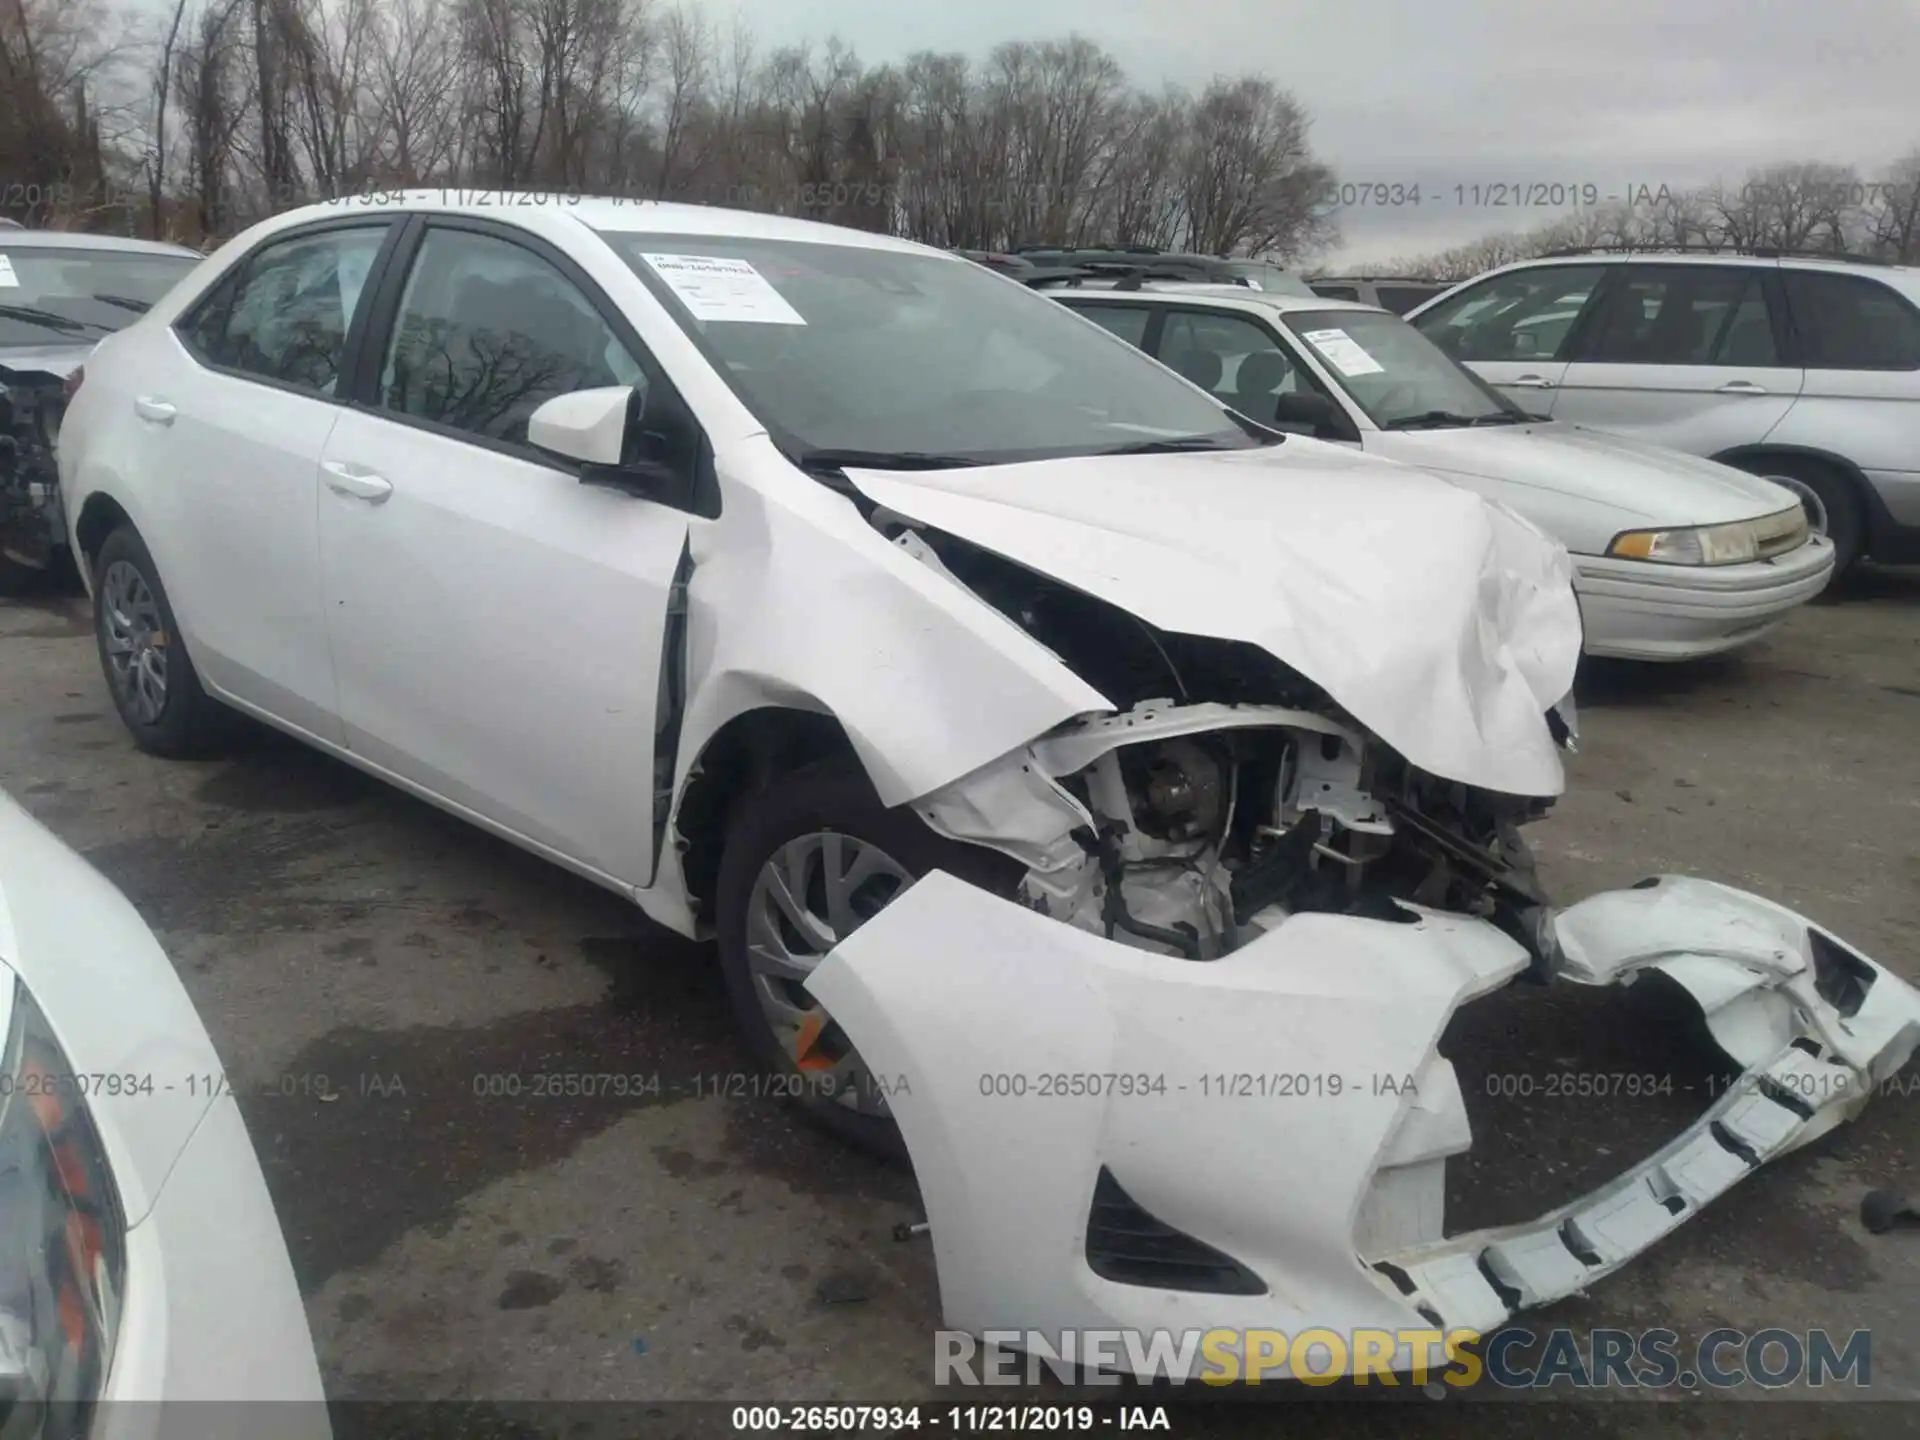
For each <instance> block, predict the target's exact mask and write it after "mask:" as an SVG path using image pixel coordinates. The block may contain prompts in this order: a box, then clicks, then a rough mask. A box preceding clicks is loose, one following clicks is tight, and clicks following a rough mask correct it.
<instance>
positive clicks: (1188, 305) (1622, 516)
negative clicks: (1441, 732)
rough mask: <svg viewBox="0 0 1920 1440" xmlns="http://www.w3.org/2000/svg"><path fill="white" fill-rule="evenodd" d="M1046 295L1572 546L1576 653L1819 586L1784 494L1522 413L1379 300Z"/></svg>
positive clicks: (1222, 392) (1677, 630)
mask: <svg viewBox="0 0 1920 1440" xmlns="http://www.w3.org/2000/svg"><path fill="white" fill-rule="evenodd" d="M1056 298H1058V299H1060V300H1061V301H1062V302H1063V303H1065V304H1067V305H1069V306H1071V307H1072V308H1074V309H1076V310H1078V311H1079V312H1080V313H1081V314H1083V315H1085V316H1087V317H1088V318H1089V319H1091V320H1094V321H1096V322H1098V323H1099V324H1101V325H1103V326H1105V327H1106V328H1107V329H1109V330H1111V331H1112V332H1113V333H1115V334H1116V335H1118V336H1120V338H1122V339H1124V340H1127V341H1129V342H1130V343H1132V344H1134V345H1137V346H1139V347H1140V348H1141V349H1143V350H1145V351H1147V353H1148V354H1150V355H1153V356H1155V357H1156V358H1158V359H1160V360H1161V361H1162V362H1163V363H1164V364H1167V365H1169V366H1170V367H1172V368H1173V369H1175V370H1178V371H1179V372H1180V373H1181V374H1183V375H1185V376H1186V377H1187V378H1188V379H1189V380H1191V381H1193V382H1194V383H1195V384H1196V385H1199V386H1201V387H1202V388H1203V389H1205V390H1207V391H1208V392H1209V393H1211V394H1213V395H1214V396H1216V397H1217V398H1219V399H1221V400H1224V401H1226V402H1227V403H1228V404H1230V405H1232V406H1234V408H1236V409H1238V410H1239V411H1240V412H1241V413H1242V414H1245V415H1247V416H1249V417H1251V418H1253V419H1255V420H1259V421H1262V422H1263V423H1274V424H1277V425H1279V426H1280V427H1281V428H1283V429H1291V430H1297V431H1300V432H1302V433H1305V434H1308V435H1311V436H1315V437H1317V438H1320V439H1326V440H1332V441H1337V442H1345V443H1347V444H1351V445H1357V446H1359V447H1360V448H1361V449H1363V450H1365V451H1366V452H1368V453H1369V454H1376V455H1383V456H1385V457H1387V458H1388V459H1392V460H1398V461H1402V462H1404V463H1407V464H1412V465H1418V466H1420V467H1421V468H1422V469H1426V470H1432V471H1436V472H1439V473H1442V474H1444V475H1446V476H1447V478H1448V479H1450V480H1453V481H1455V482H1456V483H1459V484H1462V485H1466V486H1468V487H1469V488H1472V489H1475V490H1478V491H1479V492H1481V493H1482V494H1485V495H1487V496H1489V497H1490V498H1492V499H1496V500H1499V501H1501V502H1502V503H1504V504H1506V505H1508V506H1510V507H1511V508H1512V509H1514V510H1515V511H1517V512H1519V513H1520V514H1521V515H1523V516H1525V517H1526V518H1527V519H1528V520H1531V521H1532V522H1533V523H1534V524H1536V525H1538V526H1539V527H1540V528H1541V529H1543V530H1545V531H1547V532H1548V533H1549V534H1551V535H1553V536H1555V537H1556V538H1557V539H1559V540H1560V541H1561V542H1562V543H1563V544H1565V545H1566V547H1567V548H1568V550H1570V551H1571V552H1573V557H1574V564H1575V577H1574V588H1575V590H1576V592H1577V593H1578V594H1579V596H1580V602H1581V612H1582V617H1583V621H1584V625H1585V630H1586V636H1585V648H1586V650H1587V653H1588V654H1593V655H1610V656H1619V657H1624V658H1630V659H1637V660H1685V659H1691V658H1694V657H1697V656H1700V655H1706V654H1712V653H1715V652H1719V651H1725V650H1730V649H1733V648H1735V647H1737V646H1740V645H1745V644H1748V643H1750V642H1751V641H1753V640H1755V639H1758V638H1759V637H1760V636H1761V635H1763V634H1765V633H1766V631H1767V630H1768V629H1770V628H1771V627H1772V626H1773V625H1775V624H1777V623H1778V622H1779V621H1780V620H1781V619H1782V618H1783V617H1784V616H1786V615H1787V614H1788V613H1789V612H1791V611H1792V610H1793V609H1795V608H1796V607H1797V606H1799V605H1802V604H1804V603H1805V602H1806V601H1808V600H1810V599H1812V598H1813V597H1814V596H1815V595H1817V594H1819V592H1820V591H1821V590H1822V589H1823V588H1824V587H1825V586H1826V584H1827V581H1828V578H1829V576H1830V575H1831V573H1832V569H1833V547H1832V546H1831V545H1830V544H1829V543H1827V542H1826V541H1824V540H1816V541H1812V542H1809V539H1808V525H1807V521H1806V518H1805V516H1804V515H1803V514H1802V513H1801V512H1800V511H1799V510H1797V509H1796V508H1795V506H1794V497H1793V495H1792V493H1791V492H1789V491H1786V490H1783V489H1781V488H1780V487H1778V486H1776V485H1773V484H1770V483H1768V482H1766V481H1763V480H1760V479H1757V478H1755V477H1752V476H1749V475H1746V474H1742V473H1740V472H1738V471H1735V470H1733V469H1731V468H1729V467H1727V466H1724V465H1716V464H1713V463H1712V462H1710V461H1705V460H1701V459H1698V458H1695V457H1693V456H1688V455H1682V454H1679V453H1677V452H1675V451H1672V450H1664V449H1661V448H1659V447H1657V446H1653V445H1648V444H1645V443H1643V442H1637V441H1634V440H1630V439H1627V438H1624V437H1619V436H1612V435H1606V434H1602V433H1599V432H1595V431H1590V430H1586V429H1582V428H1578V427H1575V426H1571V425H1563V424H1555V423H1553V422H1550V421H1549V422H1544V423H1539V422H1534V421H1533V420H1532V417H1530V416H1529V415H1528V414H1527V413H1526V412H1524V411H1522V410H1521V409H1520V408H1519V407H1518V406H1517V405H1515V404H1514V403H1513V402H1511V401H1509V400H1506V399H1504V398H1503V397H1502V396H1501V395H1500V393H1499V392H1498V391H1496V390H1494V389H1493V388H1492V387H1491V386H1489V385H1487V384H1486V383H1485V382H1484V381H1481V380H1480V379H1478V378H1477V377H1476V376H1474V375H1473V374H1472V372H1470V371H1469V370H1467V369H1466V368H1465V367H1464V366H1462V365H1460V364H1459V363H1458V362H1457V361H1455V360H1453V359H1451V358H1450V357H1449V356H1447V355H1446V354H1445V353H1444V352H1443V351H1441V350H1440V349H1439V348H1438V347H1437V346H1435V345H1434V344H1433V343H1432V342H1431V341H1429V340H1427V339H1426V338H1425V337H1424V336H1423V335H1422V334H1421V333H1420V332H1419V331H1418V330H1416V329H1414V328H1413V327H1412V326H1411V325H1409V324H1407V323H1406V322H1405V321H1404V320H1401V319H1400V318H1399V317H1397V316H1394V315H1390V314H1388V313H1387V312H1386V311H1383V310H1381V309H1379V308H1378V307H1376V306H1365V305H1358V304H1354V303H1352V302H1350V301H1339V300H1321V299H1318V298H1315V299H1312V300H1301V299H1298V298H1296V297H1293V296H1288V295H1268V294H1261V293H1254V292H1249V291H1246V290H1235V289H1227V288H1224V287H1218V286H1196V285H1152V286H1147V287H1143V288H1141V289H1139V290H1137V291H1135V292H1133V293H1130V294H1119V293H1111V292H1109V293H1105V294H1084V293H1081V292H1078V291H1072V290H1063V291H1060V292H1058V294H1057V295H1056Z"/></svg>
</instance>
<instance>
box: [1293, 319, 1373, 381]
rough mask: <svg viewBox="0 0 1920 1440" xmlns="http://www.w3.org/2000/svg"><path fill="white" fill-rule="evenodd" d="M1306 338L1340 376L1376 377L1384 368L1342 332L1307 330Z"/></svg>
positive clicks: (1355, 341) (1358, 343) (1356, 341)
mask: <svg viewBox="0 0 1920 1440" xmlns="http://www.w3.org/2000/svg"><path fill="white" fill-rule="evenodd" d="M1306 338H1307V343H1308V344H1309V345H1311V346H1313V348H1314V349H1316V350H1318V351H1319V352H1320V353H1321V354H1322V355H1324V356H1326V357H1327V359H1328V361H1330V362H1331V363H1332V365H1333V367H1334V369H1336V370H1338V371H1339V372H1340V373H1341V374H1342V375H1349V376H1351V375H1378V374H1379V373H1380V372H1381V371H1382V370H1383V369H1384V368H1385V367H1384V366H1382V365H1381V363H1380V362H1379V361H1378V360H1376V359H1374V358H1373V357H1372V356H1371V355H1369V354H1368V353H1367V352H1366V351H1365V350H1363V349H1362V348H1361V347H1360V342H1359V341H1358V340H1355V339H1354V338H1353V337H1352V336H1351V335H1349V334H1347V332H1346V331H1344V330H1309V331H1307V332H1306Z"/></svg>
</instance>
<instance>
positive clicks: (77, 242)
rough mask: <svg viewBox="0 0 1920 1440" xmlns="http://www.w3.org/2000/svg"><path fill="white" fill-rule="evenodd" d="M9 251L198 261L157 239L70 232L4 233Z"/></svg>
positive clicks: (184, 249)
mask: <svg viewBox="0 0 1920 1440" xmlns="http://www.w3.org/2000/svg"><path fill="white" fill-rule="evenodd" d="M4 235H5V239H6V243H7V248H8V249H10V250H21V249H35V250H119V251H123V252H125V253H128V254H136V255H177V256H179V257H180V258H182V259H184V260H198V259H200V258H201V256H200V252H199V251H198V250H189V249H187V247H186V246H184V245H169V244H167V243H166V242H164V241H161V240H135V239H133V238H132V237H130V236H127V235H90V234H86V233H84V232H80V231H73V230H25V229H21V230H13V229H9V230H7V231H5V232H4Z"/></svg>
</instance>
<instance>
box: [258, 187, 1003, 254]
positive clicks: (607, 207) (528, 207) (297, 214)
mask: <svg viewBox="0 0 1920 1440" xmlns="http://www.w3.org/2000/svg"><path fill="white" fill-rule="evenodd" d="M508 197H511V198H510V199H509V198H508ZM375 201H377V202H378V203H374V202H375ZM349 204H351V205H352V208H353V209H354V210H355V211H357V212H361V213H367V214H372V215H378V214H380V213H381V212H382V211H383V210H384V211H387V212H389V213H391V212H394V211H402V210H432V211H437V212H442V213H447V214H456V215H476V216H480V217H482V218H491V219H511V218H512V217H513V216H515V215H524V214H526V213H527V212H528V211H543V212H546V213H549V214H554V215H564V216H568V217H571V218H572V219H574V220H577V221H578V222H579V223H580V224H582V225H584V226H586V227H587V228H588V229H589V230H594V231H599V232H601V233H605V234H620V233H623V232H633V233H639V234H662V235H709V236H714V237H722V236H729V237H735V238H739V239H751V240H797V241H803V242H804V241H811V242H813V243H815V244H822V245H852V246H858V247H861V248H865V249H872V250H908V251H914V252H917V253H920V254H927V255H940V256H943V257H945V258H947V259H951V260H954V261H961V257H960V256H959V255H957V254H955V253H953V252H952V251H947V250H939V249H936V248H934V247H933V246H931V245H922V244H919V243H918V242H916V241H913V240H901V239H897V238H895V237H894V236H891V235H880V234H876V233H875V232H873V231H871V230H856V229H853V228H851V227H849V226H845V225H829V224H826V223H825V222H823V221H819V220H798V219H794V218H793V217H791V216H787V215H768V214H764V213H762V212H760V211H757V210H729V209H725V208H723V207H722V206H718V205H689V204H684V203H681V202H679V201H672V200H628V199H623V198H620V197H617V196H602V195H566V194H553V193H551V192H549V193H545V194H542V193H537V192H531V191H510V190H502V189H499V188H490V189H488V188H481V187H478V186H473V187H468V186H456V185H449V186H444V187H441V186H433V187H423V188H419V189H414V190H401V191H386V192H382V193H380V194H379V195H377V196H373V197H368V198H367V200H366V203H365V204H362V203H360V200H359V199H358V198H356V197H352V196H349V197H346V198H345V199H342V200H333V201H325V200H323V201H320V202H319V203H317V204H313V205H304V206H302V207H300V208H299V209H298V210H289V211H287V212H285V213H284V214H281V215H278V216H275V217H274V221H275V228H276V229H278V228H281V227H282V226H288V225H294V224H298V223H301V222H303V221H307V220H319V219H326V218H332V217H336V216H338V215H340V214H341V212H342V211H343V210H344V209H346V208H347V207H348V205H349ZM962 263H968V262H962Z"/></svg>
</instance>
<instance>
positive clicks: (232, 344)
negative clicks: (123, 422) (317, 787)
mask: <svg viewBox="0 0 1920 1440" xmlns="http://www.w3.org/2000/svg"><path fill="white" fill-rule="evenodd" d="M392 231H393V222H392V221H391V220H386V219H377V220H376V219H369V218H356V219H355V220H353V221H351V222H327V223H323V224H321V225H317V226H304V227H302V228H300V229H299V230H296V231H292V232H289V233H287V234H283V235H278V236H275V237H274V238H272V239H271V240H269V241H267V242H266V243H265V244H264V245H262V246H261V247H260V248H259V249H258V250H256V251H255V252H254V253H253V254H252V255H251V256H249V257H248V258H247V259H245V260H243V261H242V262H240V264H239V265H238V266H236V267H235V269H234V270H233V271H232V272H231V273H230V274H229V275H228V276H227V278H226V279H224V280H222V281H221V282H220V283H219V284H218V285H216V286H215V287H214V289H213V290H212V291H211V292H209V294H208V295H207V296H206V297H205V298H204V299H203V300H202V301H201V302H200V303H199V304H198V305H196V306H195V307H194V308H193V309H191V310H189V311H188V312H187V313H186V315H185V316H183V317H182V318H181V319H180V320H179V321H178V322H176V324H175V325H174V327H173V329H172V330H171V331H168V332H163V333H162V334H161V335H159V336H158V337H155V341H154V343H155V345H156V348H157V347H158V346H165V347H166V350H167V351H168V352H169V353H165V354H158V353H156V354H155V355H154V356H153V357H152V360H153V363H152V365H151V368H150V369H148V368H147V367H145V366H142V367H140V368H142V369H146V370H147V373H145V374H141V375H137V376H135V377H134V383H133V386H132V393H131V394H130V395H128V396H127V397H126V401H125V403H126V404H127V405H128V406H129V407H130V409H131V411H132V419H131V421H130V422H129V423H131V424H134V425H137V426H138V427H139V433H140V434H141V436H142V439H143V446H142V454H141V456H140V463H141V465H142V467H143V468H144V469H146V470H147V473H148V474H149V475H150V476H151V479H152V483H151V484H150V485H148V486H147V487H146V489H145V491H144V492H143V502H144V505H145V507H146V510H147V513H146V514H145V515H143V516H142V517H141V518H142V526H143V533H145V534H146V536H147V541H148V544H149V546H150V547H151V548H152V550H153V553H154V559H155V561H156V562H157V563H158V565H159V567H160V571H161V574H162V576H163V577H164V579H165V583H166V586H167V589H168V591H169V594H170V598H171V599H172V601H173V606H174V611H175V613H176V615H177V616H178V617H179V619H180V623H181V625H182V627H183V628H185V629H186V630H187V632H188V636H189V638H190V640H191V642H192V645H193V659H194V664H195V666H196V667H197V668H198V669H199V671H200V673H201V675H202V676H203V677H204V678H205V679H206V681H207V682H208V683H209V684H211V685H212V686H213V687H215V688H216V689H217V690H219V691H221V692H224V693H225V694H227V695H230V696H233V697H235V698H237V699H239V700H242V701H246V702H248V703H251V704H253V705H256V706H258V707H260V708H261V709H263V710H265V711H267V712H268V713H269V714H271V715H273V716H275V717H276V718H278V719H280V720H282V721H284V722H286V723H288V724H291V725H294V726H297V727H298V728H300V729H302V730H305V731H308V732H310V733H312V734H315V735H318V736H320V737H321V738H323V739H327V740H333V741H337V740H338V738H339V729H338V723H337V720H336V717H335V711H334V703H335V694H334V688H333V663H332V659H331V657H330V655H329V653H328V649H327V635H326V624H325V619H324V617H323V616H322V614H321V594H320V546H319V536H318V533H317V531H316V528H315V516H314V495H315V490H316V488H317V486H318V480H319V464H320V455H321V451H322V449H323V448H324V447H325V445H326V441H327V437H328V435H330V434H331V433H332V431H333V427H334V423H335V421H336V420H337V419H338V418H339V416H340V413H341V404H340V400H341V397H340V395H339V394H338V393H337V391H338V386H339V384H340V380H341V377H342V375H343V374H344V373H345V371H346V368H347V366H346V358H345V357H346V355H347V354H348V353H349V351H350V348H351V344H352V342H353V340H354V339H355V338H356V335H357V328H358V326H359V325H360V324H361V323H362V320H363V317H364V312H365V309H366V304H365V301H366V289H367V281H368V278H369V276H370V274H371V272H372V271H373V268H374V265H375V261H376V258H377V257H378V255H379V252H380V250H381V247H382V245H383V244H384V243H385V242H386V240H387V238H388V236H389V235H390V234H391V233H392ZM133 358H134V357H132V356H129V359H133Z"/></svg>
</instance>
